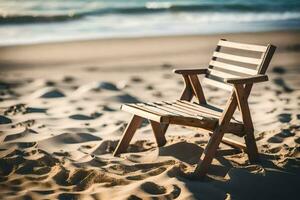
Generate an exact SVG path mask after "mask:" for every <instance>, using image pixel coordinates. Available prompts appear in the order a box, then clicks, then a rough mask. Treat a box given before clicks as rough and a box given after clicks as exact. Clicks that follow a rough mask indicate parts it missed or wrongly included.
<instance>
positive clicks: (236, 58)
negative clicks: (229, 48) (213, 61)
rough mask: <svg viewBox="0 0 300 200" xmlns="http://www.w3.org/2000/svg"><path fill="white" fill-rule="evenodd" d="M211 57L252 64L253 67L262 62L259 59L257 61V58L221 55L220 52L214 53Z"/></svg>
mask: <svg viewBox="0 0 300 200" xmlns="http://www.w3.org/2000/svg"><path fill="white" fill-rule="evenodd" d="M213 56H214V57H216V58H222V59H225V60H231V61H237V62H241V63H247V64H253V65H258V64H260V63H261V61H262V60H261V59H257V58H251V57H246V56H237V55H232V54H228V53H222V52H214V53H213Z"/></svg>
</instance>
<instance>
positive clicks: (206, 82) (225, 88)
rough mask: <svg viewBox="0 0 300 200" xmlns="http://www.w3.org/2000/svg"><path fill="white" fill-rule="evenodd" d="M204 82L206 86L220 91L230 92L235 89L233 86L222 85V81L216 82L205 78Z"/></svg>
mask: <svg viewBox="0 0 300 200" xmlns="http://www.w3.org/2000/svg"><path fill="white" fill-rule="evenodd" d="M202 82H203V83H205V84H208V85H211V86H214V87H217V88H220V89H224V90H228V91H232V89H233V87H232V86H231V85H228V84H225V83H222V82H220V81H215V80H213V79H211V78H203V80H202Z"/></svg>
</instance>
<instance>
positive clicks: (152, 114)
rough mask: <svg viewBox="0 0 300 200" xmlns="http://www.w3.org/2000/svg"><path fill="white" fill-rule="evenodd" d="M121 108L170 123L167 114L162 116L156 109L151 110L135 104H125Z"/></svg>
mask: <svg viewBox="0 0 300 200" xmlns="http://www.w3.org/2000/svg"><path fill="white" fill-rule="evenodd" d="M121 109H122V110H124V111H127V112H130V113H132V114H135V115H138V116H141V117H144V118H147V119H151V120H153V121H157V122H163V123H168V121H169V120H168V117H167V116H162V115H160V114H159V113H155V112H154V111H149V110H147V109H144V108H140V107H137V106H134V105H133V104H123V105H122V107H121Z"/></svg>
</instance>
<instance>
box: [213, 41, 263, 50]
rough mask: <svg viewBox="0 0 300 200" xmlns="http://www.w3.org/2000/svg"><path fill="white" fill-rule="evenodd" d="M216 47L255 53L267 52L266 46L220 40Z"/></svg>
mask: <svg viewBox="0 0 300 200" xmlns="http://www.w3.org/2000/svg"><path fill="white" fill-rule="evenodd" d="M218 46H222V47H229V48H235V49H241V50H248V51H257V52H265V51H266V50H267V47H266V46H261V45H253V44H245V43H238V42H229V41H226V40H220V41H219V43H218Z"/></svg>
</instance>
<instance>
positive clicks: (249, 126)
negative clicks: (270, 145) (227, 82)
mask: <svg viewBox="0 0 300 200" xmlns="http://www.w3.org/2000/svg"><path fill="white" fill-rule="evenodd" d="M235 91H236V97H237V100H238V105H239V107H240V110H241V112H242V118H243V122H244V126H245V129H246V136H245V143H246V147H247V154H248V157H249V161H250V163H257V162H259V154H258V150H257V146H256V142H255V137H254V128H253V122H252V118H251V113H250V109H249V105H248V102H247V96H248V93H246V92H245V88H244V87H243V86H242V85H235Z"/></svg>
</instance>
